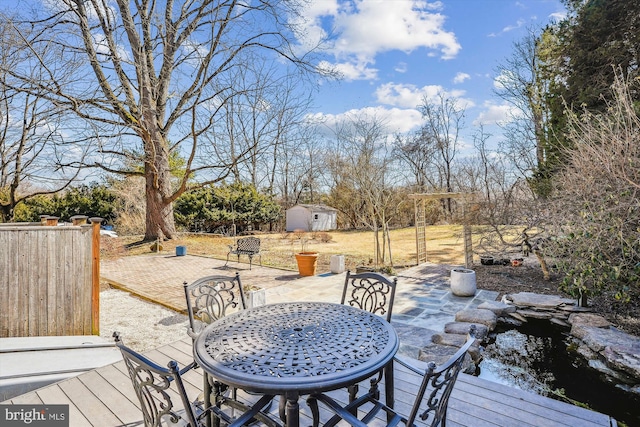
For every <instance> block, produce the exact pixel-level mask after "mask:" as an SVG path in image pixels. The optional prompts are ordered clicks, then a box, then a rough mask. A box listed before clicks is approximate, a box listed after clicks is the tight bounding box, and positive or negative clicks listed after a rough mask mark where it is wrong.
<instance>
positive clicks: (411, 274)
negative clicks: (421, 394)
mask: <svg viewBox="0 0 640 427" xmlns="http://www.w3.org/2000/svg"><path fill="white" fill-rule="evenodd" d="M224 264H225V261H224V260H220V259H215V258H209V257H203V256H195V255H185V256H175V255H174V254H168V253H165V254H162V253H161V254H157V255H156V254H154V255H140V256H128V257H123V258H120V259H116V260H102V261H101V263H100V275H101V278H102V280H103V281H104V282H107V283H108V284H110V285H111V286H113V287H115V288H118V289H121V290H124V291H127V292H130V293H131V294H133V295H135V296H138V297H141V298H143V299H146V300H149V301H152V302H155V303H157V304H161V305H163V306H165V307H167V308H170V309H173V310H175V311H178V312H184V311H185V309H186V306H185V301H184V290H183V286H182V284H183V282H185V281H186V282H189V283H190V282H192V281H194V280H196V279H198V278H200V277H203V276H208V275H218V274H221V275H232V274H235V272H236V271H238V272H239V273H240V277H241V279H242V283H243V285H244V286H260V287H262V288H264V289H265V293H266V302H267V303H277V302H284V301H305V300H307V301H309V300H312V301H327V302H336V303H338V302H340V298H341V295H342V287H343V285H344V279H345V273H340V274H333V273H330V272H319V274H317V275H316V276H312V277H301V276H300V275H299V274H298V273H297V272H296V271H290V270H281V269H276V268H270V267H262V266H259V265H255V264H254V265H253V267H252V268H251V270H250V269H249V264H246V263H237V262H229V263H228V265H227V266H226V267H225V265H224ZM456 267H460V266H450V265H438V264H431V263H425V264H420V265H418V266H416V267H412V268H409V269H406V270H403V271H402V272H400V273H399V274H398V276H397V277H398V288H397V291H396V297H395V302H394V308H393V316H392V322H391V323H392V324H393V325H394V327H395V328H396V330H397V332H398V335H399V337H400V350H399V352H400V354H402V355H405V356H408V357H412V358H415V359H418V358H420V352H421V351H422V349H423V348H424V347H425V346H433V345H434V343H432V336H433V335H434V334H437V333H442V331H443V330H444V327H445V325H446V324H447V323H450V322H452V321H454V319H455V315H456V313H457V312H459V311H462V310H467V309H474V308H477V307H478V306H479V305H480V304H482V303H484V302H487V301H495V300H496V298H497V297H498V292H494V291H486V290H482V289H479V290H478V292H476V295H475V296H473V297H459V296H455V295H453V294H452V293H451V292H450V290H449V276H450V271H451V269H453V268H456ZM481 287H482V284H481V283H479V284H478V288H481ZM442 347H449V348H450V349H454V351H455V348H452V347H450V346H442Z"/></svg>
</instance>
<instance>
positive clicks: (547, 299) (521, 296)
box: [505, 292, 575, 309]
mask: <svg viewBox="0 0 640 427" xmlns="http://www.w3.org/2000/svg"><path fill="white" fill-rule="evenodd" d="M505 299H506V300H507V301H511V302H512V303H513V304H514V305H517V306H518V307H536V308H539V309H554V308H556V307H559V306H561V305H566V304H573V303H574V302H575V301H574V300H572V299H568V298H563V297H560V296H557V295H544V294H536V293H534V292H519V293H517V294H510V295H508V296H506V298H505Z"/></svg>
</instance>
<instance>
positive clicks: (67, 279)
mask: <svg viewBox="0 0 640 427" xmlns="http://www.w3.org/2000/svg"><path fill="white" fill-rule="evenodd" d="M73 220H74V224H76V225H68V226H53V225H54V224H55V223H56V222H57V220H55V221H51V220H50V221H49V222H48V224H49V225H41V223H15V224H0V337H30V336H49V335H97V334H99V297H100V221H101V219H100V218H91V220H90V221H91V224H87V223H86V222H87V217H86V216H77V217H74V218H73ZM43 223H47V222H46V218H45V219H43Z"/></svg>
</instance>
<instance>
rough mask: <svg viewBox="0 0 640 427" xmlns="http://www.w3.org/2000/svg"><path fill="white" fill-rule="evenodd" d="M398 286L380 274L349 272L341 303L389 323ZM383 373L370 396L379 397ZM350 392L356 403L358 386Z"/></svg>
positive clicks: (396, 280)
mask: <svg viewBox="0 0 640 427" xmlns="http://www.w3.org/2000/svg"><path fill="white" fill-rule="evenodd" d="M397 285H398V279H397V278H394V279H393V280H390V279H388V278H387V277H385V276H383V275H382V274H379V273H372V272H371V273H370V272H367V273H356V274H351V271H347V275H346V278H345V280H344V287H343V289H342V299H341V300H340V303H341V304H348V305H350V306H352V307H358V308H360V309H362V310H365V311H368V312H369V313H372V314H377V315H380V316H384V317H385V319H386V320H387V322H391V314H392V312H393V300H394V298H395V294H396V287H397ZM392 368H393V367H392V366H391V369H392ZM383 373H384V370H381V371H380V372H379V373H378V375H377V376H376V378H373V379H372V380H371V386H370V388H369V392H368V394H369V395H371V396H372V397H377V396H378V394H379V392H378V383H379V382H380V380H381V379H382V375H383ZM388 379H392V377H391V376H389V377H388ZM348 391H349V401H350V402H351V401H354V400H355V399H356V396H357V394H358V386H357V385H354V386H351V387H349V390H348Z"/></svg>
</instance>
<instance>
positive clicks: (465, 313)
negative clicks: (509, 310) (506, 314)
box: [455, 308, 498, 331]
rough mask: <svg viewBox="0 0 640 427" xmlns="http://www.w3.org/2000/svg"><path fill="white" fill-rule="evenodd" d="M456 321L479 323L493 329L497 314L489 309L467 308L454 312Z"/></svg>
mask: <svg viewBox="0 0 640 427" xmlns="http://www.w3.org/2000/svg"><path fill="white" fill-rule="evenodd" d="M455 320H456V322H467V323H476V324H478V323H480V324H482V325H485V326H486V327H487V328H489V330H490V331H493V330H494V329H495V327H496V323H497V322H498V316H496V314H495V313H494V312H493V311H491V310H481V309H477V308H476V309H473V308H471V309H468V310H461V311H459V312H457V313H456V317H455Z"/></svg>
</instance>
